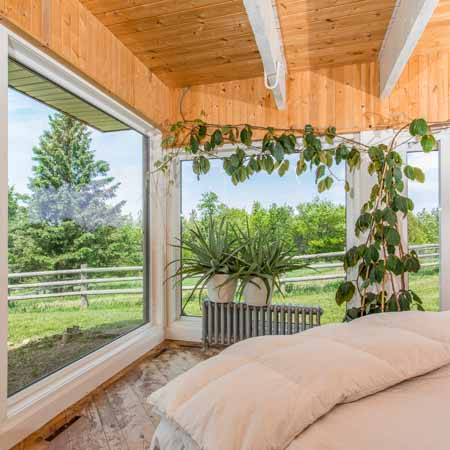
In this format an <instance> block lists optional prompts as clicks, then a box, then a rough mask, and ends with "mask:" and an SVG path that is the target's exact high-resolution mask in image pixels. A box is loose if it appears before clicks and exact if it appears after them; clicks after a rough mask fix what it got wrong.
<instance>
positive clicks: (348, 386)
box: [149, 312, 450, 450]
mask: <svg viewBox="0 0 450 450" xmlns="http://www.w3.org/2000/svg"><path fill="white" fill-rule="evenodd" d="M449 363H450V313H422V312H409V313H390V314H379V315H373V316H369V317H365V318H362V319H358V320H356V321H353V322H351V323H349V324H333V325H326V326H322V327H318V328H314V329H311V330H308V331H305V332H303V333H299V334H295V335H289V336H266V337H260V338H253V339H248V340H246V341H242V342H240V343H238V344H235V345H233V346H232V347H229V348H228V349H226V350H224V351H223V352H222V353H220V354H219V355H218V356H216V357H214V358H211V359H209V360H207V361H204V362H203V363H201V364H199V365H197V366H196V367H194V368H193V369H191V370H190V371H188V372H186V373H185V374H183V375H181V376H180V377H178V378H177V379H175V380H173V381H172V382H170V383H169V384H168V385H166V386H165V387H163V388H162V389H160V390H159V391H157V392H155V393H154V394H152V396H151V397H150V399H149V401H150V403H151V404H152V405H154V407H155V408H156V410H157V411H158V412H159V413H160V414H161V415H162V416H163V417H165V418H166V420H168V421H170V422H172V423H174V424H175V425H176V427H177V428H178V429H180V430H183V431H184V432H185V433H186V434H187V435H188V436H189V438H190V439H192V441H193V442H194V443H195V444H196V445H197V446H198V448H199V449H201V450H244V449H245V450H285V449H286V448H287V447H288V446H289V444H290V443H291V442H292V441H293V440H294V439H295V438H296V437H297V436H298V435H299V434H300V433H302V432H303V430H305V429H306V428H307V427H309V426H310V425H311V424H313V423H314V422H315V421H317V420H318V419H320V418H321V417H323V416H324V415H326V414H327V413H328V412H329V411H331V410H332V409H333V408H335V407H336V406H337V405H340V404H345V403H349V402H354V401H356V400H359V399H362V398H364V397H367V396H369V395H372V394H375V393H377V392H380V391H383V390H385V389H387V388H389V387H392V386H395V385H397V384H399V383H402V382H403V381H406V380H410V379H412V378H414V377H418V376H420V375H423V374H426V373H428V372H431V371H433V370H436V369H438V368H440V367H443V366H445V365H447V364H449Z"/></svg>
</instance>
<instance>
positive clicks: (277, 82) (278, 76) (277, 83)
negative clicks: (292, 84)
mask: <svg viewBox="0 0 450 450" xmlns="http://www.w3.org/2000/svg"><path fill="white" fill-rule="evenodd" d="M280 71H281V63H280V61H277V72H276V74H275V77H276V78H275V83H274V84H273V85H270V84H269V76H268V75H267V73H266V71H264V86H265V87H266V89H269V90H271V91H273V90H274V89H276V88H277V87H278V85H279V84H280Z"/></svg>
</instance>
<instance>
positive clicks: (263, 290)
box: [242, 278, 273, 306]
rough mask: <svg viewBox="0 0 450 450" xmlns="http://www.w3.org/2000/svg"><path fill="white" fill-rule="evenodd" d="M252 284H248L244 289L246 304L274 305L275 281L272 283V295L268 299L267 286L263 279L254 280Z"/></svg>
mask: <svg viewBox="0 0 450 450" xmlns="http://www.w3.org/2000/svg"><path fill="white" fill-rule="evenodd" d="M251 281H252V283H250V282H248V283H247V284H246V285H245V287H244V289H243V292H242V294H243V298H244V302H245V303H247V305H253V306H266V305H270V304H271V303H272V296H273V281H270V293H269V298H267V286H266V285H265V283H264V281H263V279H262V278H252V280H251Z"/></svg>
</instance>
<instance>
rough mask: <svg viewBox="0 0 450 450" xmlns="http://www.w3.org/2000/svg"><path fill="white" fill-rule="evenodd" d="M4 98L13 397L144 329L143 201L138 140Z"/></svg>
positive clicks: (17, 95)
mask: <svg viewBox="0 0 450 450" xmlns="http://www.w3.org/2000/svg"><path fill="white" fill-rule="evenodd" d="M8 94H9V95H8V101H9V117H8V120H9V177H8V178H9V197H8V202H9V203H8V210H9V254H8V257H9V272H10V276H9V285H10V287H9V302H8V304H9V309H8V311H9V314H8V323H9V338H8V346H9V353H8V370H9V371H8V390H9V394H10V395H11V394H13V393H15V392H17V391H18V390H20V389H22V388H24V387H26V386H28V385H30V384H31V383H33V382H35V381H37V380H39V379H40V378H42V377H45V376H46V375H48V374H50V373H52V372H54V371H56V370H58V369H59V368H61V367H63V366H65V365H67V364H69V363H71V362H73V361H76V360H78V359H80V358H81V357H83V356H85V355H87V354H88V353H89V352H92V351H93V350H96V349H98V348H99V347H101V346H103V345H105V344H107V343H109V342H111V341H113V340H114V339H116V338H117V337H119V336H121V335H123V334H125V333H127V332H129V331H130V330H132V329H134V328H136V327H137V326H139V325H141V324H142V323H143V322H144V308H143V303H144V302H143V292H142V286H143V283H142V276H143V271H142V264H143V246H142V242H143V227H142V217H143V214H142V198H143V196H142V136H141V135H140V134H139V133H137V132H135V131H133V130H122V131H116V132H100V131H97V130H96V129H94V128H92V127H90V126H88V125H86V124H84V123H82V122H79V121H78V120H77V119H75V118H73V117H70V116H69V115H67V114H66V113H61V112H58V111H56V110H55V109H52V108H50V107H49V106H48V105H46V104H45V103H42V101H37V100H36V99H33V98H31V97H30V96H28V95H25V94H23V93H21V92H18V91H17V90H15V89H12V88H10V89H9V92H8ZM41 94H43V95H44V94H45V92H43V91H42V92H41ZM52 95H53V94H52ZM52 98H53V97H52ZM64 98H66V97H64ZM68 101H69V100H68ZM60 106H61V107H60V108H59V109H60V110H66V111H67V110H71V111H75V107H72V106H71V107H70V108H69V107H68V108H64V107H63V106H64V105H62V104H61V105H60ZM86 111H87V112H86ZM86 111H83V114H85V115H84V118H85V119H86V122H87V123H88V119H89V117H93V116H95V120H96V125H99V124H100V125H102V124H105V123H106V125H108V127H109V129H111V128H113V127H114V125H115V124H114V122H113V121H111V120H109V119H105V120H106V121H103V122H102V120H103V119H102V117H101V115H102V114H103V113H101V114H99V113H97V112H95V113H92V114H93V115H90V114H91V110H88V109H87V110H86ZM102 126H103V125H102ZM97 128H98V127H97Z"/></svg>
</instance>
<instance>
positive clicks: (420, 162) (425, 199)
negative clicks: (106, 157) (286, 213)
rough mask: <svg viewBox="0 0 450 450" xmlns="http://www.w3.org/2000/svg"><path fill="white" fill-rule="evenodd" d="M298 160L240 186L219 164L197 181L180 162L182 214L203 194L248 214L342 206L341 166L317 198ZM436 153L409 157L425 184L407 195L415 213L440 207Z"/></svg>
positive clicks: (188, 164) (188, 165)
mask: <svg viewBox="0 0 450 450" xmlns="http://www.w3.org/2000/svg"><path fill="white" fill-rule="evenodd" d="M297 158H298V156H295V155H292V156H291V160H292V161H291V169H290V170H289V172H288V173H286V174H285V175H284V177H279V176H278V175H277V174H275V173H273V174H272V175H268V174H266V173H261V172H260V173H258V174H256V175H254V176H253V177H252V178H251V179H250V180H247V181H246V182H245V183H243V184H238V185H237V186H234V185H233V183H232V182H231V181H230V178H229V177H228V176H227V175H226V174H225V172H224V171H223V169H222V167H221V166H222V163H221V161H219V160H214V161H212V164H211V171H210V172H209V173H208V174H207V175H203V176H201V178H200V181H199V180H197V176H196V175H195V174H193V173H192V169H191V167H192V163H191V162H189V161H184V162H183V170H182V210H183V211H182V213H183V215H184V216H185V217H189V215H190V213H191V211H192V210H193V209H194V208H195V206H196V204H197V203H198V202H199V201H200V199H201V196H202V193H204V192H208V191H213V192H215V193H216V194H217V195H218V196H219V200H220V201H221V202H222V203H225V204H226V205H227V206H229V207H234V208H241V209H246V210H247V211H250V209H251V207H252V205H253V202H254V201H255V200H258V201H259V202H260V203H261V204H262V205H263V206H265V207H268V206H270V205H271V204H273V203H276V204H278V205H289V206H293V207H296V206H297V205H298V204H300V203H305V202H309V201H311V200H312V199H313V198H314V197H319V199H321V200H328V201H332V202H333V203H336V204H341V205H344V204H345V190H344V181H343V180H344V174H345V171H344V165H343V164H341V165H340V166H338V167H333V173H334V174H335V175H336V176H337V177H338V179H339V180H340V181H338V182H335V183H334V184H333V187H332V188H331V190H329V191H325V192H324V193H322V194H318V192H317V187H316V185H315V181H314V178H315V177H314V173H311V172H305V173H303V174H302V175H301V176H300V177H297V176H296V175H295V169H294V168H295V161H296V159H297ZM438 162H439V161H438V153H437V152H433V153H432V154H426V155H425V154H424V153H422V152H420V153H413V154H410V156H409V159H408V163H409V164H411V165H416V166H418V167H421V168H422V170H424V172H425V175H426V182H425V184H419V183H414V182H411V183H410V184H409V188H408V189H409V195H410V197H411V198H412V200H413V201H414V204H415V205H416V207H415V210H416V211H420V210H422V209H432V208H436V207H438V206H439V194H438V182H437V180H438V178H437V177H438Z"/></svg>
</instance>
